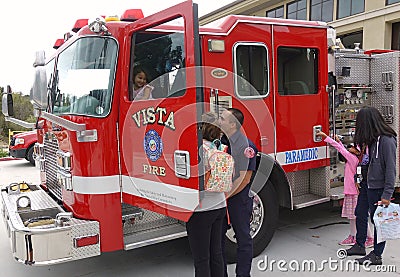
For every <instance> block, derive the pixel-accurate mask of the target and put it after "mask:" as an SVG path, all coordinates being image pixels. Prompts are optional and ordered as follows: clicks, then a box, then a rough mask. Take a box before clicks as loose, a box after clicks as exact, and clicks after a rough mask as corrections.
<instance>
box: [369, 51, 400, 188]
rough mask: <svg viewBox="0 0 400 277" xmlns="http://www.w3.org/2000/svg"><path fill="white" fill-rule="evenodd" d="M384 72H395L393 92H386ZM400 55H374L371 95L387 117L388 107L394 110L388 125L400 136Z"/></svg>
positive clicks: (372, 103) (397, 180) (376, 105)
mask: <svg viewBox="0 0 400 277" xmlns="http://www.w3.org/2000/svg"><path fill="white" fill-rule="evenodd" d="M383 72H393V75H392V76H393V90H385V86H384V84H383V82H382V73H383ZM399 72H400V53H398V52H391V53H384V54H379V55H374V59H372V61H371V85H372V88H373V93H372V95H371V105H372V106H373V107H375V108H377V109H378V110H379V111H380V112H381V113H382V114H383V115H384V117H385V114H386V113H387V108H386V107H392V108H393V121H392V122H391V123H390V122H388V124H389V125H390V126H391V127H392V128H393V129H394V130H395V131H396V132H397V134H399V132H400V125H399V124H400V123H399V122H400V120H399V115H400V111H399V107H400V98H399V89H400V84H399V83H400V73H399ZM397 145H399V136H397ZM396 163H397V168H399V164H400V156H399V151H398V152H397V159H396ZM396 175H397V176H396V183H397V184H396V186H399V183H400V179H399V171H397V173H396Z"/></svg>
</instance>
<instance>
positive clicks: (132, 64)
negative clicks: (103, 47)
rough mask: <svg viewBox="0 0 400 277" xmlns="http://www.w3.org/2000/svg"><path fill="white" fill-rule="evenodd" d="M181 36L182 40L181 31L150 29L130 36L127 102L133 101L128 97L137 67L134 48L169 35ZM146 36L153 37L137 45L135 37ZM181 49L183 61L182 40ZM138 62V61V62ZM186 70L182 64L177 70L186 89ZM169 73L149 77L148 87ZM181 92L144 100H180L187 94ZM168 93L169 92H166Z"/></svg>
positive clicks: (183, 49) (184, 56)
mask: <svg viewBox="0 0 400 277" xmlns="http://www.w3.org/2000/svg"><path fill="white" fill-rule="evenodd" d="M178 34H179V35H182V38H184V33H183V32H181V31H176V30H174V31H170V32H160V31H159V30H152V28H149V29H145V30H143V31H140V32H136V33H133V34H132V36H131V50H130V51H131V60H130V70H129V74H128V75H129V79H128V93H129V94H128V100H129V101H130V102H134V101H135V100H134V99H130V97H129V95H130V92H131V90H132V89H133V70H134V68H135V67H136V66H138V65H137V64H136V63H137V62H138V58H137V57H136V51H137V49H136V46H137V45H138V44H139V45H140V44H142V43H146V42H151V41H154V40H157V39H160V38H163V37H167V36H171V35H178ZM146 35H148V36H149V37H152V36H153V38H151V39H149V40H145V41H141V42H139V43H137V37H138V36H146ZM183 42H184V43H183V47H182V48H181V50H182V53H181V54H183V61H184V60H185V58H186V52H185V49H186V45H185V41H184V39H183ZM139 61H140V60H139ZM139 66H143V64H140V65H139ZM186 70H187V68H186V64H185V63H183V66H182V67H180V68H179V69H177V72H179V73H180V74H183V77H184V80H183V81H184V86H183V87H184V88H186V77H185V76H186ZM171 72H173V71H170V72H168V73H164V74H162V75H158V76H157V77H155V76H151V77H152V78H151V79H152V80H151V81H150V82H148V84H149V85H153V84H152V82H153V81H154V80H157V79H158V78H160V77H161V76H163V75H166V74H169V73H171ZM149 75H151V72H150V74H149ZM180 91H181V90H177V91H176V92H174V93H172V94H167V95H166V96H165V97H154V95H153V98H151V99H146V101H151V100H157V99H170V98H181V97H185V95H186V93H187V90H186V89H185V90H184V92H183V93H181V92H180ZM168 93H170V91H169V92H168Z"/></svg>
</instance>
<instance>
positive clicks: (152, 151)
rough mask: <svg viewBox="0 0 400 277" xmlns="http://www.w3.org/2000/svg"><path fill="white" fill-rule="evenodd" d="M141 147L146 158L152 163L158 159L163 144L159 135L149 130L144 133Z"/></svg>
mask: <svg viewBox="0 0 400 277" xmlns="http://www.w3.org/2000/svg"><path fill="white" fill-rule="evenodd" d="M143 146H144V151H145V152H146V155H147V157H149V159H150V160H151V161H152V162H155V161H157V160H158V158H160V156H161V153H162V150H163V143H162V141H161V137H160V135H159V134H158V133H157V132H156V131H154V130H149V131H148V132H147V133H146V135H145V136H144V142H143Z"/></svg>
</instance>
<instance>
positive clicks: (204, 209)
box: [186, 113, 226, 277]
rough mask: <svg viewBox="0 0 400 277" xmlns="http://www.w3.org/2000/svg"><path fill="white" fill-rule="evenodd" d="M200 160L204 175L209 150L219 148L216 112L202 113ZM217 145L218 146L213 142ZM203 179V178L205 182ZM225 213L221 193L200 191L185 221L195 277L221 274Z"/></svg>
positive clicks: (207, 169) (218, 275)
mask: <svg viewBox="0 0 400 277" xmlns="http://www.w3.org/2000/svg"><path fill="white" fill-rule="evenodd" d="M201 130H202V134H203V156H204V158H203V163H204V167H205V172H206V174H205V176H206V179H207V176H208V175H209V174H207V172H209V171H210V164H209V160H210V155H211V152H212V151H211V150H212V149H214V148H215V147H216V148H219V149H221V146H222V145H219V144H220V143H219V138H220V135H221V129H220V128H219V127H218V122H217V115H216V114H214V113H206V114H203V116H202V129H201ZM217 144H218V145H217ZM206 183H207V180H205V184H206ZM225 214H226V199H225V193H224V192H215V191H212V192H211V191H207V190H203V191H200V204H199V206H198V207H197V208H196V209H195V212H194V213H193V214H192V216H191V217H190V219H189V221H188V222H187V223H186V230H187V235H188V239H189V245H190V250H191V252H192V257H193V260H194V267H195V276H196V277H223V276H224V270H225V268H224V261H223V256H222V247H221V239H222V222H223V219H224V217H225Z"/></svg>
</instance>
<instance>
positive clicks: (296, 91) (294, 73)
mask: <svg viewBox="0 0 400 277" xmlns="http://www.w3.org/2000/svg"><path fill="white" fill-rule="evenodd" d="M278 92H279V94H280V95H304V94H317V93H318V49H316V48H300V47H282V46H281V47H278Z"/></svg>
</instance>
